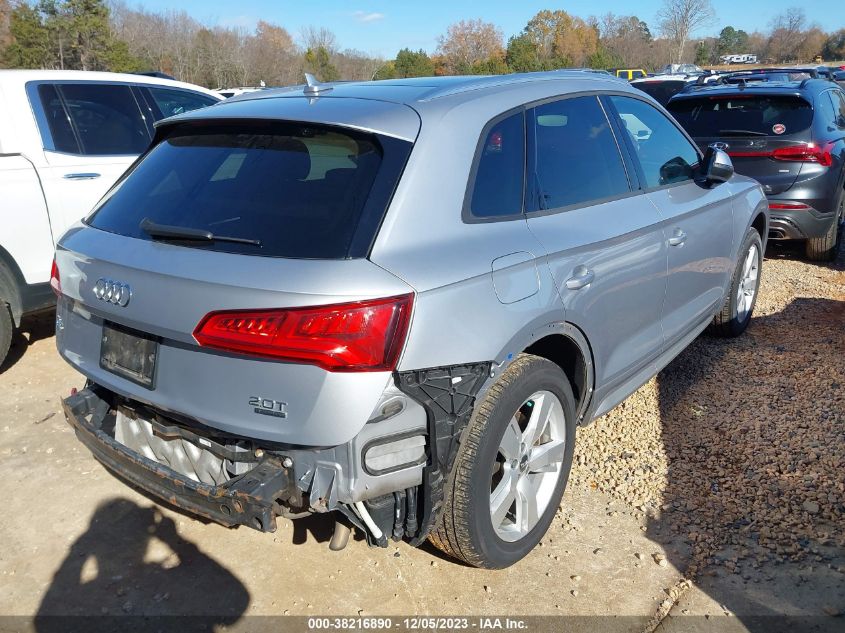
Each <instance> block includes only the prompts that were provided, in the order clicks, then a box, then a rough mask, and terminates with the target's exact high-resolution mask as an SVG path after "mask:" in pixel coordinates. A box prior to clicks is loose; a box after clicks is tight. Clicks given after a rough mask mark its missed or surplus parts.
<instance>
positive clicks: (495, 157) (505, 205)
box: [470, 111, 525, 218]
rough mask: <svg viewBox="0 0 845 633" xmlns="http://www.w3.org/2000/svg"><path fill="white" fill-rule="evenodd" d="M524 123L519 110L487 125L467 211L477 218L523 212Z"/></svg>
mask: <svg viewBox="0 0 845 633" xmlns="http://www.w3.org/2000/svg"><path fill="white" fill-rule="evenodd" d="M524 180H525V123H524V115H523V113H522V112H521V111H520V112H518V113H516V114H512V115H510V116H508V117H506V118H504V119H502V120H501V121H498V122H495V123H494V124H493V125H492V126H490V127H489V130H488V131H487V133H486V134H485V136H484V143H483V145H482V146H481V147H480V148H479V156H478V158H477V165H476V168H475V179H474V182H473V188H472V196H471V198H470V211H471V213H472V215H473V216H474V217H476V218H497V217H507V216H514V215H518V214H520V213H522V198H523V183H524Z"/></svg>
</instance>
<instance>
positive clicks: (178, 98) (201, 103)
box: [144, 86, 218, 120]
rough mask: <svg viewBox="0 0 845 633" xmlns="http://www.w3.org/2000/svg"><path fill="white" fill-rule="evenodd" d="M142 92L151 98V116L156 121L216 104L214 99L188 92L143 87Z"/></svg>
mask: <svg viewBox="0 0 845 633" xmlns="http://www.w3.org/2000/svg"><path fill="white" fill-rule="evenodd" d="M144 90H146V91H147V92H148V93H149V94H150V95H151V96H152V101H153V104H154V105H155V108H154V109H153V114H154V115H155V119H156V120H159V119H163V118H166V117H169V116H175V115H177V114H182V113H183V112H190V111H191V110H198V109H200V108H204V107H206V106H210V105H212V104H215V103H217V102H218V100H217V99H215V98H214V97H210V96H208V95H204V94H200V93H198V92H190V91H188V90H178V89H174V88H159V87H156V86H145V87H144Z"/></svg>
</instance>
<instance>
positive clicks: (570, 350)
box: [524, 334, 593, 415]
mask: <svg viewBox="0 0 845 633" xmlns="http://www.w3.org/2000/svg"><path fill="white" fill-rule="evenodd" d="M524 351H525V353H526V354H534V355H535V356H541V357H542V358H545V359H547V360H550V361H551V362H553V363H555V364H556V365H557V366H558V367H560V368H561V369H562V370H563V373H564V374H566V377H567V378H569V384H570V385H571V387H572V393H573V395H574V396H575V402H576V403H577V406H576V410H577V411H578V413H579V415H580V414H583V404H584V401H585V398H586V396H587V395H588V394H589V393H591V390H592V387H593V385H592V384H590V382H591V376H592V372H591V371H588V368H589V367H591V365H592V361H591V359H587V358H585V357H584V353H583V351H582V350H581V347H579V345H578V343H576V342H575V341H574V340H573V339H572V338H570V337H569V336H566V335H565V334H550V335H549V336H545V337H543V338H541V339H540V340H539V341H536V342H535V343H532V344H531V345H530V346H529V347H527V348H526V349H525V350H524Z"/></svg>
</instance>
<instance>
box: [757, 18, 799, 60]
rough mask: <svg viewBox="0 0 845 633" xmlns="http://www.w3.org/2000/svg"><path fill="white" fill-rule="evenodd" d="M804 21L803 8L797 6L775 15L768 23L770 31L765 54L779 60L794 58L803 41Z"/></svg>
mask: <svg viewBox="0 0 845 633" xmlns="http://www.w3.org/2000/svg"><path fill="white" fill-rule="evenodd" d="M806 21H807V17H806V15H805V14H804V9H801V8H799V7H791V8H789V9H787V10H786V11H784V12H783V13H780V14H778V15H776V16H775V17H774V19H772V21H771V22H770V23H769V26H770V27H771V29H772V31H771V35H770V36H769V45H768V47H767V55H768V56H769V57H771V58H772V59H774V60H776V61H779V62H784V61H792V60H795V59H796V58H797V57H798V51H799V49H800V48H801V47H802V44H803V43H804V24H805V22H806Z"/></svg>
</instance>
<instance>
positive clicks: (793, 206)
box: [769, 202, 810, 211]
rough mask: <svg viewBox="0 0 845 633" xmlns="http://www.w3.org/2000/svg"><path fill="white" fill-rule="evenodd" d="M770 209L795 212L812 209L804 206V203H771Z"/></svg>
mask: <svg viewBox="0 0 845 633" xmlns="http://www.w3.org/2000/svg"><path fill="white" fill-rule="evenodd" d="M769 208H770V209H790V210H793V211H803V210H805V209H809V208H810V207H809V206H807V205H806V204H804V203H803V202H770V203H769Z"/></svg>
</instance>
